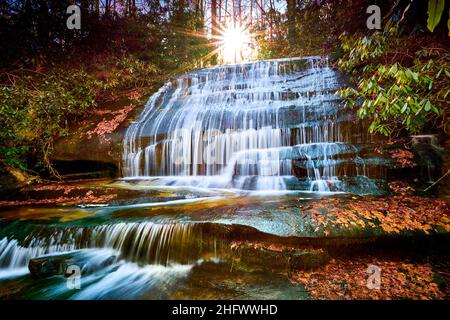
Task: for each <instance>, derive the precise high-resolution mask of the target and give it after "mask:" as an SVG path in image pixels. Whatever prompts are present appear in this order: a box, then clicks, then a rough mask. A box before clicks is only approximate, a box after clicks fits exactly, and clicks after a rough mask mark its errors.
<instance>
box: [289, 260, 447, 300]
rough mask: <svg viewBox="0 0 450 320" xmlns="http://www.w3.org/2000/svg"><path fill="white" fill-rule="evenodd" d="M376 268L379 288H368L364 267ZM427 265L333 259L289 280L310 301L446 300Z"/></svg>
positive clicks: (368, 275)
mask: <svg viewBox="0 0 450 320" xmlns="http://www.w3.org/2000/svg"><path fill="white" fill-rule="evenodd" d="M369 265H375V266H376V267H378V268H380V269H379V270H380V282H381V283H380V288H379V289H375V288H372V289H369V288H370V286H368V285H367V284H368V280H369V277H370V276H371V274H370V273H368V266H369ZM434 278H435V272H434V271H433V267H432V266H431V265H430V264H429V263H410V262H404V261H389V260H382V259H376V258H361V257H359V258H356V259H355V258H354V259H352V260H342V259H333V260H331V261H330V262H329V263H328V264H327V265H325V266H322V267H319V268H318V269H316V270H314V271H302V270H300V271H296V272H295V273H294V274H293V275H292V276H291V279H290V280H291V281H292V282H293V283H296V284H302V285H304V286H305V287H306V289H307V290H308V291H309V292H310V293H311V295H312V298H314V299H327V300H342V299H343V300H347V299H374V300H380V299H383V300H391V299H414V300H419V299H420V300H422V299H426V300H428V299H446V293H445V292H444V290H443V289H441V288H439V286H438V284H437V283H435V282H434Z"/></svg>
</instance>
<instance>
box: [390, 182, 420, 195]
mask: <svg viewBox="0 0 450 320" xmlns="http://www.w3.org/2000/svg"><path fill="white" fill-rule="evenodd" d="M388 185H389V188H390V189H391V190H392V191H393V192H395V193H397V194H399V195H402V196H407V195H411V194H413V192H414V191H415V190H414V188H412V187H411V186H410V185H409V184H408V183H406V182H403V181H391V182H389V183H388Z"/></svg>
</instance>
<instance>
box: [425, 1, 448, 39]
mask: <svg viewBox="0 0 450 320" xmlns="http://www.w3.org/2000/svg"><path fill="white" fill-rule="evenodd" d="M444 6H445V0H428V20H427V27H428V30H430V31H431V32H433V31H434V28H436V26H437V25H438V24H439V21H440V20H441V16H442V12H444Z"/></svg>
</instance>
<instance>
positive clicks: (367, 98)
mask: <svg viewBox="0 0 450 320" xmlns="http://www.w3.org/2000/svg"><path fill="white" fill-rule="evenodd" d="M340 39H341V41H342V45H341V47H342V50H343V52H344V55H343V57H342V58H341V59H340V60H339V61H338V66H339V67H340V68H341V70H344V71H346V72H350V73H351V74H352V75H353V76H354V77H355V78H357V79H358V81H357V84H356V88H352V87H349V88H345V89H343V90H341V91H340V94H341V95H342V96H344V97H346V98H347V105H349V106H351V107H354V106H357V107H358V115H359V116H360V117H361V118H368V119H370V121H371V125H370V128H369V130H370V132H379V133H382V134H384V135H390V134H393V133H398V132H399V131H401V130H407V131H409V132H419V131H421V130H422V129H423V128H424V127H425V125H426V124H430V123H431V124H433V123H437V124H438V125H440V126H441V127H442V128H443V129H444V130H445V131H446V132H449V129H450V128H449V123H448V113H449V106H448V95H449V93H450V89H449V88H450V70H449V65H448V63H449V60H450V55H449V53H448V50H446V49H445V48H439V47H435V48H428V47H426V46H422V47H419V48H417V50H416V51H415V53H413V54H409V53H408V52H407V51H403V52H402V51H400V52H399V48H403V49H407V48H408V46H410V44H411V39H408V38H407V37H406V36H402V35H401V34H400V33H399V31H398V28H396V27H392V28H390V29H388V30H385V31H384V32H375V33H373V34H372V35H370V36H350V35H342V36H341V38H340Z"/></svg>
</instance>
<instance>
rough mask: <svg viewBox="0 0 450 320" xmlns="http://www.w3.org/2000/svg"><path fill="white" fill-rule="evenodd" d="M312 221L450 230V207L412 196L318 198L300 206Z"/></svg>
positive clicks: (323, 225) (328, 225)
mask: <svg viewBox="0 0 450 320" xmlns="http://www.w3.org/2000/svg"><path fill="white" fill-rule="evenodd" d="M302 214H303V216H304V217H305V216H306V217H309V218H310V219H311V221H313V223H314V224H315V227H314V228H315V230H316V232H318V231H319V230H320V229H322V230H329V229H330V228H331V227H343V228H361V229H364V228H376V227H379V228H381V229H382V230H383V231H384V232H386V233H392V234H399V233H400V232H402V231H422V232H424V233H426V234H429V233H430V232H431V231H433V230H436V229H438V228H442V229H444V230H445V231H447V232H448V231H450V210H449V207H448V205H447V204H446V202H445V201H443V200H441V199H434V198H422V197H414V196H392V197H387V198H378V199H364V200H348V199H321V200H320V201H315V202H312V203H311V204H310V205H309V206H307V207H305V208H304V209H303V210H302Z"/></svg>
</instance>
